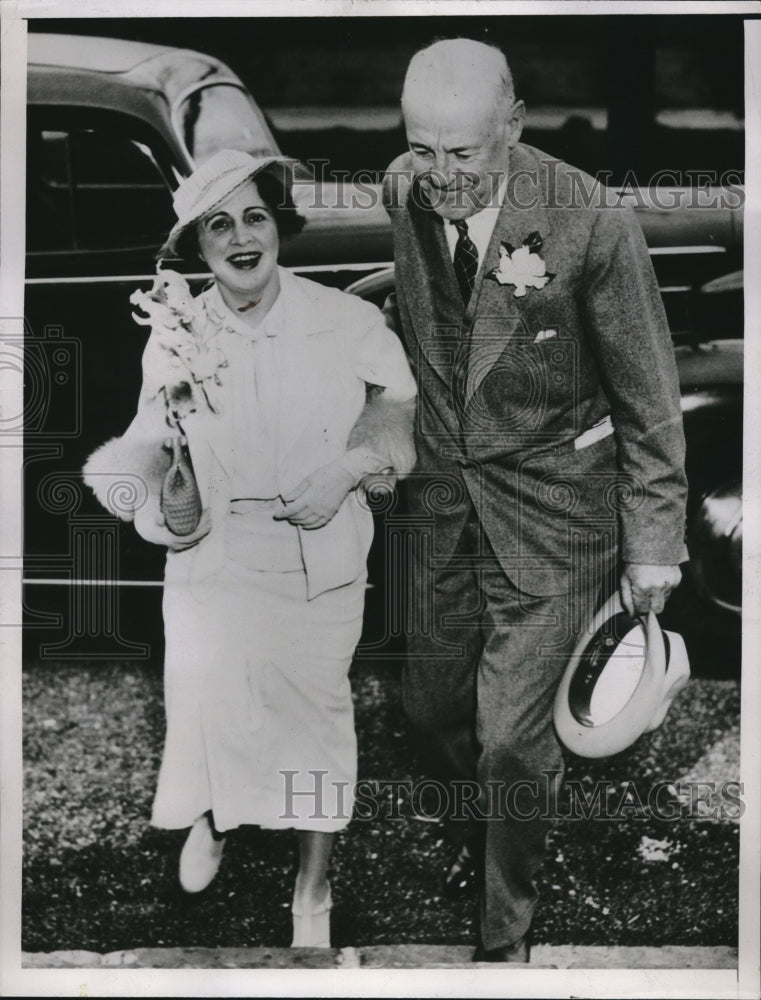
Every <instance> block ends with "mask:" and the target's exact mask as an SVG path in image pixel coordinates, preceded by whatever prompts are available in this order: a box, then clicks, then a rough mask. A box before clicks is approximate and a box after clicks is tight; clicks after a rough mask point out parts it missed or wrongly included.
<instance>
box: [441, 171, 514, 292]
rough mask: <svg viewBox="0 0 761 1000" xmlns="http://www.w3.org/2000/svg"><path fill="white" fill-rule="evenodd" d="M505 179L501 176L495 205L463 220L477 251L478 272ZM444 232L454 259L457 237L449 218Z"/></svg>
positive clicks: (495, 218) (494, 221)
mask: <svg viewBox="0 0 761 1000" xmlns="http://www.w3.org/2000/svg"><path fill="white" fill-rule="evenodd" d="M505 180H506V179H505V178H503V180H502V183H501V184H500V186H499V190H498V191H497V201H496V204H495V205H489V206H488V207H487V208H482V209H481V211H480V212H476V214H475V215H471V216H470V218H469V219H465V222H466V223H467V224H468V236H470V238H471V240H472V241H473V243H474V245H475V248H476V250H477V251H478V273H480V272H481V268H482V267H483V262H484V257H486V251H487V250H488V249H489V240H491V234H492V233H493V232H494V226H495V225H496V223H497V216H498V215H499V213H500V212H501V211H502V202H503V201H504V198H505V189H506V187H507V184H506V183H505ZM444 233H445V235H446V238H447V245H448V246H449V256H450V257H451V258H452V260H453V261H454V251H455V247H456V246H457V238H458V234H457V229H456V228H455V224H454V222H450V221H449V220H446V221H445V223H444Z"/></svg>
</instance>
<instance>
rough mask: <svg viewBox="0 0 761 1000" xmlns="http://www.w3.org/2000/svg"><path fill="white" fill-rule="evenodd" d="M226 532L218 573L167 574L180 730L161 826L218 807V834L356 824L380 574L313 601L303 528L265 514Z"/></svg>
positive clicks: (171, 739) (172, 681)
mask: <svg viewBox="0 0 761 1000" xmlns="http://www.w3.org/2000/svg"><path fill="white" fill-rule="evenodd" d="M240 506H244V505H236V504H233V508H232V509H233V510H235V509H236V508H237V509H239V507H240ZM224 530H225V545H226V552H227V558H226V561H225V568H224V571H223V572H222V573H221V574H220V575H219V576H218V577H217V578H216V579H215V580H213V581H210V582H209V583H208V584H206V585H203V586H202V587H199V585H198V584H194V585H193V587H192V592H191V589H190V588H189V587H188V586H187V585H183V584H176V583H171V582H170V581H166V583H165V588H164V603H163V610H164V630H165V635H166V658H165V665H164V691H165V702H166V717H167V733H166V742H165V746H164V755H163V759H162V763H161V769H160V772H159V779H158V788H157V791H156V797H155V800H154V804H153V815H152V819H151V822H152V823H153V825H154V826H159V827H164V828H180V827H186V826H190V825H191V824H192V823H193V822H195V820H196V819H197V818H198V817H199V816H200V815H201V814H202V813H204V812H206V811H207V810H209V809H210V810H212V812H213V814H214V823H215V826H216V827H217V829H218V830H229V829H232V828H234V827H237V826H240V825H241V824H255V825H258V826H263V827H268V828H272V829H278V828H285V827H293V828H295V829H298V830H318V831H322V832H326V833H328V832H333V831H336V830H340V829H343V828H344V827H345V826H346V825H347V824H348V822H349V819H350V817H351V812H352V806H353V802H354V794H353V793H354V784H355V782H356V758H357V747H356V736H355V732H354V710H353V705H352V698H351V688H350V685H349V679H348V672H349V667H350V665H351V661H352V656H353V654H354V649H355V647H356V644H357V642H358V641H359V637H360V634H361V631H362V615H363V609H364V596H365V582H366V572H363V573H362V575H361V576H360V577H359V578H358V579H356V580H355V581H353V582H352V583H350V584H347V585H346V586H343V587H338V588H336V589H334V590H329V591H326V592H325V593H323V594H320V595H319V596H317V597H315V598H313V599H312V600H310V601H308V600H307V597H306V576H305V574H304V571H303V564H302V562H301V554H300V548H299V540H298V531H297V529H296V528H295V527H293V525H290V524H288V523H287V522H285V521H280V522H278V521H273V520H272V514H271V512H270V511H266V510H265V511H257V510H254V511H253V512H250V513H244V514H239V513H231V514H230V515H229V516H228V518H227V519H226V523H225V527H224ZM317 530H319V529H317ZM201 544H203V542H201ZM254 566H258V567H266V568H256V569H255V568H253V567H254Z"/></svg>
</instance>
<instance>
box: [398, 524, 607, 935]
mask: <svg viewBox="0 0 761 1000" xmlns="http://www.w3.org/2000/svg"><path fill="white" fill-rule="evenodd" d="M589 562H590V560H586V559H583V558H580V559H579V560H578V563H579V566H578V570H577V569H576V568H575V570H574V573H573V580H572V581H571V582H570V583H569V590H568V592H567V593H563V594H560V595H557V596H550V597H537V596H533V595H529V594H526V593H523V592H521V591H520V590H518V589H517V588H516V587H515V586H514V585H513V583H512V582H511V581H510V580H509V579H508V577H507V576H506V575H505V573H504V571H503V570H502V568H501V566H500V564H499V563H498V561H497V559H496V557H495V556H494V553H493V550H492V549H491V547H490V545H489V543H488V541H487V540H486V539H485V538H484V536H483V534H482V532H481V529H480V524H479V522H478V519H477V517H476V514H475V511H473V512H472V515H471V517H470V520H469V522H468V524H467V526H466V528H465V530H464V531H463V534H462V536H461V538H460V541H459V544H458V546H457V549H456V551H455V553H454V556H453V558H452V559H451V560H450V561H449V563H448V564H447V565H446V566H443V567H441V568H436V567H433V568H431V569H430V570H429V571H428V572H427V573H423V574H421V575H419V576H418V577H417V578H416V579H415V581H414V583H413V598H414V600H416V601H429V602H431V605H432V611H433V614H432V626H433V627H432V629H431V630H430V631H426V632H425V633H423V632H419V633H416V634H415V635H413V636H411V637H410V639H409V640H408V654H409V656H408V661H407V664H406V666H405V671H404V676H403V701H404V707H405V711H406V712H407V715H408V716H409V718H410V721H411V723H412V725H413V727H414V728H415V730H416V732H417V734H418V735H419V737H420V743H421V747H422V748H423V750H424V754H425V756H426V757H427V758H428V761H427V762H428V766H429V768H430V770H431V772H432V773H433V774H434V775H436V776H438V777H439V778H441V779H443V781H445V782H449V783H451V782H454V784H449V793H448V802H449V804H450V807H451V806H452V804H455V805H456V807H455V808H454V809H451V810H450V816H449V821H450V822H449V824H448V826H449V832H450V836H451V837H452V839H453V840H454V841H455V842H457V841H458V840H459V841H461V840H463V839H464V838H466V837H469V836H471V835H473V833H474V832H476V831H477V830H479V827H480V832H482V833H484V834H485V871H484V892H483V897H482V901H481V921H480V923H481V939H482V944H483V946H484V948H486V949H492V948H498V947H502V946H505V945H510V944H513V943H514V942H516V941H517V940H518V939H519V938H520V937H522V936H523V935H524V934H525V933H526V931H527V930H528V927H529V925H530V923H531V920H532V917H533V912H534V908H535V906H536V902H537V891H536V886H535V881H534V878H535V875H536V873H537V870H538V868H539V867H540V865H541V863H542V860H543V857H544V852H545V849H546V835H547V833H548V831H549V829H550V826H551V822H552V819H551V817H552V815H553V813H555V809H554V808H553V802H554V798H555V796H556V794H557V790H558V787H559V784H560V777H561V775H562V771H563V757H562V753H561V749H560V746H559V744H558V741H557V739H556V736H555V733H554V729H553V725H552V711H553V703H554V697H555V689H556V687H557V684H558V681H559V679H560V677H561V676H562V673H563V670H564V669H565V666H566V664H567V662H568V658H569V656H570V653H571V652H572V650H573V648H574V646H575V645H576V642H577V641H578V634H579V632H580V630H581V629H582V628H583V627H584V625H585V624H586V622H587V620H588V618H589V616H590V615H591V614H592V613H593V611H594V610H595V608H596V607H597V606H598V605H599V603H600V602H601V600H602V599H603V596H604V592H606V591H607V590H609V589H610V585H611V584H612V582H613V576H612V573H611V566H612V565H613V560H612V554H611V557H609V558H605V559H599V558H598V559H595V560H593V561H591V562H592V565H588V563H589ZM462 783H467V786H470V788H469V790H468V788H467V786H466V785H464V784H462ZM458 784H459V785H460V788H459V790H458V792H455V788H456V786H457V785H458ZM469 795H470V797H471V798H473V797H474V796H477V800H476V805H475V807H473V808H471V807H470V806H463V803H464V801H465V800H466V799H467V798H468V796H469ZM458 814H459V815H458ZM469 814H470V818H468V815H469ZM482 817H486V818H482ZM481 824H482V825H481Z"/></svg>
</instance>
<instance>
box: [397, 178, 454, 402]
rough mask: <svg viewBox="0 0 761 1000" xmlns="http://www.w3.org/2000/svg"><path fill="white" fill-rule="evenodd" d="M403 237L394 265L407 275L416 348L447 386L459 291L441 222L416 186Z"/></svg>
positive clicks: (410, 199)
mask: <svg viewBox="0 0 761 1000" xmlns="http://www.w3.org/2000/svg"><path fill="white" fill-rule="evenodd" d="M408 199H409V200H408V220H409V225H410V227H411V231H410V235H409V238H408V239H407V240H405V241H403V245H401V246H399V247H398V251H397V256H398V255H399V254H402V255H403V256H404V258H405V259H404V261H401V262H400V261H397V266H400V265H401V268H403V269H404V271H405V273H406V275H407V283H406V284H407V288H408V289H414V291H413V292H412V293H411V294H410V293H408V295H407V300H408V307H409V310H410V314H411V316H412V322H413V326H414V328H415V337H416V339H417V342H418V346H419V347H420V349H421V350H422V352H423V354H424V355H425V356H426V359H427V360H428V362H429V364H430V365H431V366H432V367H433V368H434V369H435V371H436V372H437V373H438V374H439V376H440V377H441V378H442V380H443V381H444V382H445V383H446V384H447V385H449V384H450V382H451V378H452V357H453V352H454V349H455V347H456V342H457V340H458V338H459V336H460V331H461V328H462V325H463V304H462V296H461V295H460V289H459V287H458V285H457V280H456V278H455V274H454V268H453V266H452V259H451V257H450V255H449V246H448V244H447V239H446V236H445V235H444V221H443V219H441V218H440V217H439V216H438V215H436V213H435V212H434V211H433V210H432V209H430V208H427V207H425V198H424V196H423V194H422V192H421V190H420V187H419V185H418V184H417V182H413V184H412V186H411V189H410V193H409V196H408Z"/></svg>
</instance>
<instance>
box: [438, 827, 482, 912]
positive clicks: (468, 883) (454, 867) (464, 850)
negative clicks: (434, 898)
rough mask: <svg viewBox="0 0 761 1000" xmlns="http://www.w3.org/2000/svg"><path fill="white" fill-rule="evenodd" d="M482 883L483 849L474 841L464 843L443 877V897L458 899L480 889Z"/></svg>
mask: <svg viewBox="0 0 761 1000" xmlns="http://www.w3.org/2000/svg"><path fill="white" fill-rule="evenodd" d="M482 881H483V849H482V848H481V846H480V844H479V842H478V841H476V840H469V841H466V842H465V843H464V844H463V845H462V847H461V848H460V850H459V852H458V854H457V855H456V857H455V859H454V861H453V862H452V864H451V866H450V868H449V871H448V872H447V873H446V875H445V876H444V886H443V890H444V895H445V896H446V897H447V899H460V898H461V897H462V896H466V895H468V894H469V893H471V892H474V891H475V890H476V889H478V888H480V886H481V883H482Z"/></svg>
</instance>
